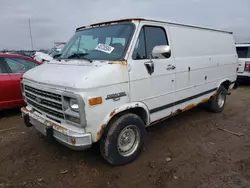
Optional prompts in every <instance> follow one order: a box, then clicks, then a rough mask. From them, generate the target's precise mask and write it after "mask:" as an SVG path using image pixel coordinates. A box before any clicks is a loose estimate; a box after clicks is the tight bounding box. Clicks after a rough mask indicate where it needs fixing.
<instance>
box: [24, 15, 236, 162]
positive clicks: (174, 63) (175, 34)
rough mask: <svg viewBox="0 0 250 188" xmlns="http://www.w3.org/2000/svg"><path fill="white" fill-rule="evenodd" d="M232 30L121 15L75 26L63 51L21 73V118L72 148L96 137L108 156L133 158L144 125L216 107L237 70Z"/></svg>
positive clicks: (81, 147)
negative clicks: (198, 108) (202, 107)
mask: <svg viewBox="0 0 250 188" xmlns="http://www.w3.org/2000/svg"><path fill="white" fill-rule="evenodd" d="M237 65H238V58H237V54H236V49H235V43H234V38H233V35H232V33H230V32H226V31H219V30H215V29H208V28H203V27H196V26H189V25H182V24H176V23H168V22H162V21H153V20H145V19H126V20H118V21H110V22H105V23H97V24H93V25H90V26H86V27H81V28H78V29H77V30H76V33H75V35H74V36H73V37H72V38H71V39H70V41H69V42H68V43H67V44H66V46H65V47H64V49H63V50H62V54H61V57H60V59H58V60H52V61H50V62H48V63H46V64H44V65H41V66H39V67H37V68H34V69H32V70H30V71H28V72H26V74H25V75H24V79H23V81H22V91H23V95H24V98H25V101H26V103H27V107H25V108H22V114H23V118H24V122H25V124H26V126H28V127H30V126H34V127H35V128H36V129H37V130H38V131H40V132H41V133H43V134H44V135H46V136H47V137H49V138H55V139H56V140H57V141H59V142H61V143H62V144H64V145H66V146H68V147H70V148H72V149H76V150H84V149H86V148H89V147H91V145H92V144H93V143H95V142H98V141H100V150H101V153H102V156H103V157H104V159H106V160H107V161H108V162H109V163H110V164H113V165H122V164H126V163H129V162H131V161H133V160H134V159H135V158H137V156H138V155H139V153H140V151H141V149H142V148H143V143H144V139H145V127H147V126H150V125H153V124H155V123H157V122H159V121H162V120H165V119H167V118H169V117H170V116H173V115H175V114H177V113H180V112H184V111H187V110H189V109H191V108H193V107H195V106H197V105H198V104H201V103H205V102H208V103H209V107H210V109H211V111H213V112H221V111H222V110H223V108H224V105H225V102H226V96H227V94H228V92H229V90H230V89H232V88H233V86H234V83H235V81H236V77H237V72H236V69H237Z"/></svg>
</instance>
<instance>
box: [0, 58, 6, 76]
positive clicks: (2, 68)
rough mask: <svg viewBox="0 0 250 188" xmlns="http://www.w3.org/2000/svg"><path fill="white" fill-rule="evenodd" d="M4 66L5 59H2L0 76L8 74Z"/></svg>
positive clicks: (0, 60)
mask: <svg viewBox="0 0 250 188" xmlns="http://www.w3.org/2000/svg"><path fill="white" fill-rule="evenodd" d="M4 65H5V62H4V59H3V58H2V57H0V74H3V73H8V71H7V70H6V67H5V66H4Z"/></svg>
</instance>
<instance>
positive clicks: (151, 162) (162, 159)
mask: <svg viewBox="0 0 250 188" xmlns="http://www.w3.org/2000/svg"><path fill="white" fill-rule="evenodd" d="M249 93H250V86H242V87H240V88H238V89H237V90H235V91H233V92H232V95H230V96H228V101H227V104H226V107H225V110H224V112H223V113H220V114H213V113H210V112H207V111H206V110H205V109H204V108H203V107H198V108H195V109H193V110H191V111H189V112H186V113H182V114H180V115H178V116H175V117H173V118H171V119H169V120H166V121H164V122H162V123H160V124H158V125H156V126H154V127H150V128H148V129H147V131H148V136H147V140H146V144H145V148H144V151H143V152H142V154H141V155H140V157H139V158H138V159H137V160H136V161H135V162H133V163H131V164H129V165H126V166H122V167H112V166H110V165H108V164H106V163H105V162H104V160H103V159H102V158H101V156H100V153H99V146H98V145H94V147H93V148H91V149H89V150H87V151H85V152H76V151H72V150H70V149H67V148H66V147H64V146H62V145H60V144H58V143H56V142H52V143H51V142H48V141H47V140H46V139H45V138H44V137H43V136H42V135H40V134H39V133H37V132H36V131H35V130H34V129H33V128H31V129H28V128H25V127H24V124H23V122H22V119H21V117H20V113H19V112H18V110H14V111H7V112H1V114H0V152H1V154H0V188H2V187H53V188H55V187H56V188H57V187H59V188H66V187H69V188H74V187H84V188H90V187H96V188H104V187H117V188H128V187H129V188H133V187H136V188H138V187H143V188H147V187H150V188H151V187H153V188H154V187H171V188H175V187H176V188H181V187H185V188H189V187H192V188H193V187H197V188H211V187H213V188H216V187H220V188H229V187H233V188H237V187H239V188H242V187H250V115H249V114H250V108H249V106H250V95H249ZM9 128H13V129H11V130H5V131H3V130H4V129H9ZM220 128H221V129H227V130H229V131H232V132H235V133H238V134H242V136H239V135H235V134H232V133H229V132H225V131H223V130H220Z"/></svg>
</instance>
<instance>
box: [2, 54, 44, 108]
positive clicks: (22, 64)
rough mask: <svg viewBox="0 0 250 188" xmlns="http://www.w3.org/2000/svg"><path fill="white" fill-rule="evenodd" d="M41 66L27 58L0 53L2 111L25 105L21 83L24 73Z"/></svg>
mask: <svg viewBox="0 0 250 188" xmlns="http://www.w3.org/2000/svg"><path fill="white" fill-rule="evenodd" d="M39 64H41V63H40V62H38V61H36V60H34V59H32V58H29V57H26V56H22V55H14V54H1V53H0V111H1V110H5V109H12V108H19V107H21V106H23V105H24V101H23V96H22V92H21V86H20V81H21V79H22V76H23V73H25V72H26V71H28V70H29V69H31V68H33V67H36V66H38V65H39Z"/></svg>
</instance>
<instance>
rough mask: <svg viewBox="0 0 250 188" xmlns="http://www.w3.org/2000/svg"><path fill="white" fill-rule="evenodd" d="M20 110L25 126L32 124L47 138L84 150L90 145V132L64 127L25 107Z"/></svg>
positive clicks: (74, 148)
mask: <svg viewBox="0 0 250 188" xmlns="http://www.w3.org/2000/svg"><path fill="white" fill-rule="evenodd" d="M21 112H22V117H23V120H24V124H25V125H26V127H32V126H34V127H35V128H36V129H37V130H38V131H39V132H40V133H42V134H43V135H45V136H46V137H47V138H49V139H56V140H57V141H58V142H60V143H61V144H63V145H65V146H67V147H69V148H71V149H73V150H86V149H88V148H90V147H91V145H92V137H91V134H90V133H79V132H76V131H74V130H70V129H66V128H65V127H62V126H61V125H60V124H56V123H54V122H52V121H50V120H48V119H45V118H43V117H41V116H38V115H36V114H34V113H33V112H31V111H29V110H28V109H27V108H25V107H23V108H22V109H21Z"/></svg>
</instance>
